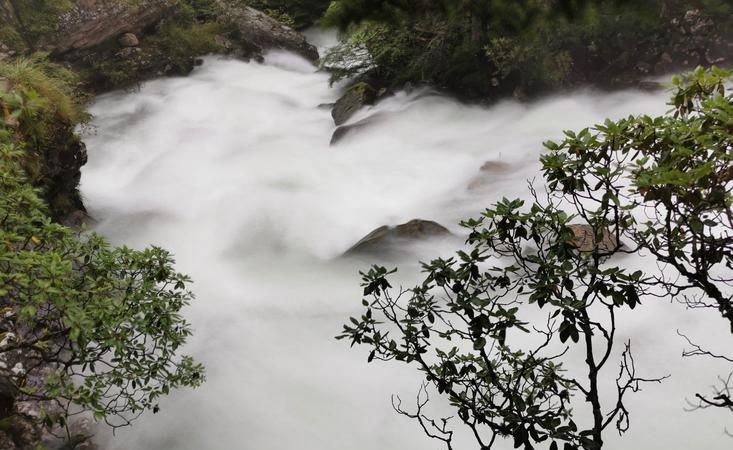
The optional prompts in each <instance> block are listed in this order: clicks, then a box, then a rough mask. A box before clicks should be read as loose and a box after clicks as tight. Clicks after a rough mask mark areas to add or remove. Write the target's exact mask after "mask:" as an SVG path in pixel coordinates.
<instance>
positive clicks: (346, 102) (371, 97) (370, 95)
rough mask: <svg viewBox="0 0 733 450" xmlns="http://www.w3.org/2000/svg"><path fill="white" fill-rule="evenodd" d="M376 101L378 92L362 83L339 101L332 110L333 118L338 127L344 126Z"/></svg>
mask: <svg viewBox="0 0 733 450" xmlns="http://www.w3.org/2000/svg"><path fill="white" fill-rule="evenodd" d="M376 99H377V91H375V90H374V88H373V87H372V86H371V85H370V84H369V83H367V82H365V81H360V82H358V83H356V84H354V85H353V86H351V87H350V88H349V89H348V90H347V91H346V92H345V93H344V95H342V96H341V98H339V99H338V101H337V102H336V104H335V105H334V106H333V110H331V117H333V121H334V123H336V125H342V124H344V123H345V122H346V121H347V120H349V119H350V118H351V116H353V115H354V114H355V113H356V112H357V111H358V110H359V109H361V108H362V107H364V106H367V105H373V104H374V101H375V100H376Z"/></svg>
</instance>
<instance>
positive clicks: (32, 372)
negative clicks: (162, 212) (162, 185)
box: [0, 61, 204, 428]
mask: <svg viewBox="0 0 733 450" xmlns="http://www.w3.org/2000/svg"><path fill="white" fill-rule="evenodd" d="M3 70H4V71H3V74H6V75H9V76H15V77H16V78H15V79H14V81H13V84H14V87H13V88H12V92H5V91H3V92H0V104H2V108H3V111H4V112H3V116H2V121H0V217H2V222H3V226H2V227H1V228H0V243H1V244H2V245H0V305H1V306H2V314H3V317H4V320H3V322H2V324H1V325H0V334H2V336H3V337H4V339H5V344H4V346H3V347H2V348H0V357H3V358H4V359H5V361H6V362H12V364H15V363H16V362H18V363H20V364H21V365H22V366H23V370H22V371H14V372H9V373H7V374H4V377H5V378H7V381H9V382H10V383H11V385H12V386H14V387H15V388H16V390H17V392H18V394H17V395H18V398H17V400H39V401H50V402H52V403H53V404H54V405H55V406H54V407H53V408H50V409H48V410H45V411H44V415H43V416H42V417H41V418H40V419H41V420H42V421H43V424H44V425H46V426H49V427H51V426H54V425H59V426H61V427H62V428H63V427H64V425H65V424H66V422H67V419H68V418H69V415H70V414H72V413H73V414H76V413H78V411H79V409H81V410H83V411H91V412H92V413H93V414H94V416H95V417H96V418H97V419H99V420H105V421H106V422H108V423H109V424H111V425H112V426H121V425H127V424H129V423H130V421H131V420H132V419H134V418H135V417H136V416H137V415H139V414H140V413H141V412H142V411H144V410H147V409H152V410H153V411H157V409H158V406H157V400H158V399H159V397H160V396H162V395H165V394H167V393H168V392H169V391H170V390H171V389H176V388H179V387H185V386H193V387H195V386H198V385H199V384H201V383H202V382H203V379H204V377H203V368H202V367H201V365H199V364H197V363H195V362H194V361H193V360H192V359H191V358H189V357H186V356H179V355H178V352H179V350H180V348H181V346H182V345H183V344H184V343H185V341H186V338H187V337H188V336H190V334H191V330H190V327H189V325H188V324H187V323H186V322H185V321H184V320H183V318H182V317H181V315H180V311H181V309H182V308H183V307H185V306H186V305H187V304H188V303H189V302H190V301H191V299H192V298H193V296H192V294H191V293H190V292H189V291H188V290H187V285H188V284H189V283H190V280H189V279H188V277H186V276H184V275H181V274H179V273H176V272H175V270H174V268H173V259H172V257H171V255H170V254H169V253H168V252H166V251H165V250H163V249H160V248H156V247H153V248H149V249H146V250H142V251H136V250H132V249H129V248H126V247H122V248H115V247H112V246H110V245H109V244H108V243H107V242H106V241H105V239H104V238H102V237H100V236H98V235H96V234H94V233H87V232H83V233H78V232H75V231H74V230H71V229H70V228H68V227H65V226H62V225H59V224H57V223H54V222H52V221H51V219H50V218H49V216H48V208H47V206H46V204H45V202H44V201H43V200H42V199H41V197H40V196H39V193H38V191H37V190H36V189H35V188H34V187H33V186H32V184H31V183H30V182H29V180H28V176H27V174H28V172H29V168H28V166H29V164H28V161H29V159H33V156H32V155H33V152H34V151H35V150H36V149H37V148H38V143H37V142H34V140H36V139H38V138H39V134H37V133H38V131H37V128H38V127H40V126H45V124H47V123H49V122H52V121H54V120H59V119H64V120H71V119H72V118H73V117H76V116H74V114H78V109H75V108H74V107H73V106H72V104H71V103H69V102H70V100H69V99H68V97H66V92H68V91H67V88H66V87H65V86H64V85H63V84H62V83H61V82H60V81H59V80H58V79H54V78H52V77H50V76H48V74H47V73H46V72H44V71H43V70H42V68H40V67H39V66H38V65H37V63H32V62H29V61H16V62H15V63H13V65H12V67H8V66H3ZM26 77H27V78H26ZM36 89H38V90H36ZM47 95H48V97H47ZM57 101H59V102H60V104H59V105H57V104H56V102H57ZM47 116H52V117H51V118H47ZM40 136H45V132H41V134H40ZM48 151H50V149H49V150H48ZM3 419H5V418H3ZM8 420H12V416H11V417H10V418H9V419H8Z"/></svg>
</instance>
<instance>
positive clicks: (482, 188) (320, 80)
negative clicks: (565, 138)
mask: <svg viewBox="0 0 733 450" xmlns="http://www.w3.org/2000/svg"><path fill="white" fill-rule="evenodd" d="M338 95H339V90H338V89H337V88H330V87H329V83H328V75H327V74H325V73H318V72H316V69H315V68H314V67H312V66H311V65H310V64H308V63H307V62H305V61H304V60H302V59H300V58H298V57H296V56H293V55H290V54H286V53H271V54H270V55H268V57H267V59H266V62H265V63H264V64H257V63H244V62H238V61H234V60H223V59H217V58H208V59H206V61H205V64H204V65H203V66H202V67H200V68H197V69H196V71H195V72H194V73H193V74H192V75H191V76H189V77H187V78H178V79H166V80H159V81H154V82H150V83H147V84H146V85H145V86H143V87H142V89H141V90H140V91H139V92H132V93H115V94H110V95H106V96H103V97H100V98H99V99H98V100H97V101H96V102H95V104H94V105H92V107H91V109H90V112H91V113H92V114H93V115H94V120H93V125H94V127H95V128H96V129H95V130H94V132H92V133H90V134H88V135H87V136H86V138H85V139H86V143H87V145H88V149H89V163H88V165H87V166H86V167H85V168H84V173H83V178H82V190H83V195H84V198H85V201H86V204H87V205H88V208H89V210H90V213H91V214H92V216H93V217H94V218H95V219H96V220H97V223H96V226H95V227H96V229H97V230H98V231H99V232H101V233H103V234H104V235H106V236H108V237H109V239H110V240H112V241H113V242H114V243H115V244H127V245H130V246H134V247H138V248H140V247H144V246H147V245H150V244H155V245H159V246H163V247H165V248H168V249H170V250H171V251H172V252H173V253H175V255H176V259H177V263H178V264H177V267H178V268H179V270H180V271H182V272H186V273H189V274H190V275H191V276H192V277H193V279H194V280H195V284H194V285H193V289H194V291H195V293H196V295H197V300H196V301H195V302H194V304H193V305H192V306H191V307H190V308H188V309H187V310H186V316H187V318H188V319H189V321H190V322H191V323H192V324H193V327H194V329H195V335H194V337H193V338H192V339H191V341H190V345H188V346H187V348H186V351H187V352H188V353H189V354H192V355H193V356H194V357H195V358H197V359H198V360H199V361H201V362H203V363H204V364H205V365H206V366H207V378H208V380H207V383H206V384H205V385H204V386H203V387H202V388H200V389H198V390H195V391H189V390H185V391H178V392H174V393H172V395H171V396H170V397H168V398H167V399H165V400H164V401H163V402H162V403H161V412H160V413H159V414H156V415H153V414H146V415H144V416H143V417H142V418H141V419H140V420H138V422H136V423H135V425H134V426H133V427H132V428H130V429H124V430H121V431H119V432H118V433H117V436H116V437H114V438H111V437H110V442H109V443H108V444H106V445H103V446H102V447H103V448H106V449H109V450H232V449H246V450H293V449H298V450H346V449H353V450H423V449H436V448H439V443H437V442H434V441H430V440H429V439H427V438H426V437H425V436H424V435H423V434H422V431H421V430H420V428H419V426H418V425H417V424H416V423H414V422H412V421H410V420H409V419H406V418H404V417H401V416H398V415H396V414H395V413H394V412H393V411H392V409H391V404H390V395H391V394H399V395H401V396H402V397H403V398H405V399H406V400H407V399H413V398H414V396H415V394H416V393H417V389H418V387H419V380H420V377H419V376H418V375H417V372H416V371H415V369H414V368H405V367H401V366H399V365H396V364H395V363H391V364H390V363H379V364H377V363H374V364H369V365H367V363H366V357H367V351H366V349H365V348H364V349H360V348H355V349H352V350H350V349H349V347H348V345H347V344H346V343H344V342H340V341H335V340H334V339H333V337H334V336H335V335H336V334H338V333H339V332H340V329H341V324H343V323H344V322H345V321H346V320H348V317H349V316H350V315H354V314H357V313H359V312H360V300H361V289H360V288H359V281H360V280H359V275H358V270H359V269H365V268H367V267H368V266H369V265H370V263H371V262H372V261H370V260H369V259H368V258H361V259H359V258H349V259H345V258H341V257H340V255H341V254H342V253H343V252H344V251H345V250H347V249H348V248H349V247H350V246H351V245H353V244H354V243H355V242H357V241H358V240H359V239H360V238H361V237H363V236H364V235H366V234H367V233H368V232H370V231H371V230H372V229H374V228H376V227H379V226H381V225H385V224H398V223H403V222H406V221H408V220H410V219H413V218H422V219H430V220H435V221H437V222H439V223H441V224H443V225H445V226H446V227H448V228H449V229H451V231H453V232H454V233H455V234H456V235H457V237H455V238H454V239H447V240H443V241H432V242H423V243H420V244H418V245H415V246H412V247H411V248H409V249H406V250H405V251H404V253H403V256H402V257H401V258H400V259H399V260H397V261H393V262H391V264H394V265H398V266H399V267H400V272H399V275H400V277H399V279H400V280H402V281H403V283H404V284H405V285H406V286H409V285H410V283H413V282H415V281H416V280H418V279H419V275H420V273H419V265H418V264H417V261H418V260H421V259H422V260H427V259H430V258H432V257H435V256H439V255H442V256H447V255H449V254H450V253H451V252H452V251H453V250H455V249H457V248H459V247H460V245H461V244H462V241H463V237H464V236H465V234H466V233H465V231H464V230H462V229H461V228H460V227H459V226H458V225H457V224H458V222H459V221H460V220H461V219H464V218H468V217H476V216H478V214H479V213H480V212H481V211H482V210H483V209H484V208H485V207H486V206H488V205H489V204H491V203H492V202H494V201H496V200H498V199H500V198H501V197H515V196H526V193H527V180H528V179H531V178H538V180H536V182H541V180H539V178H540V172H539V163H538V157H539V155H540V153H541V152H542V145H541V143H542V142H543V141H544V140H546V139H549V138H558V137H560V136H561V132H562V130H563V129H580V128H582V127H585V126H587V125H591V124H593V123H596V122H599V121H602V120H603V119H605V118H606V117H612V118H618V117H620V116H624V115H627V114H630V113H653V114H660V113H663V112H664V111H666V109H667V106H666V105H665V103H666V98H667V95H666V94H664V93H662V94H648V93H643V92H637V91H629V92H619V93H613V94H602V93H597V92H575V93H572V94H567V95H562V96H557V97H553V98H549V99H545V100H542V101H538V102H535V103H531V104H528V105H526V104H519V103H517V102H513V101H506V102H503V103H500V104H497V105H495V106H493V107H490V108H482V107H477V106H466V105H462V104H460V103H458V102H456V101H453V100H451V99H449V98H446V97H442V96H439V95H435V94H430V93H427V92H413V93H411V94H406V93H398V94H396V95H394V96H393V97H391V98H388V99H386V100H384V101H383V102H381V103H380V104H378V105H377V106H375V107H372V108H368V109H366V110H363V111H361V112H359V113H358V115H357V116H356V117H355V118H353V119H352V122H355V121H358V120H359V119H361V118H364V117H368V116H374V115H376V117H377V119H375V120H374V121H373V122H372V123H371V124H370V125H369V126H368V127H365V128H363V129H361V130H358V131H357V132H354V133H353V134H351V135H349V136H347V137H346V138H345V139H344V140H343V141H341V142H340V143H339V145H337V146H335V147H330V146H329V140H330V137H331V134H332V132H333V131H334V128H335V126H334V124H333V121H332V119H331V117H330V111H329V109H328V108H325V107H323V106H321V107H319V105H322V104H325V103H332V102H334V101H335V100H336V99H337V98H338ZM487 161H500V162H502V163H504V164H502V165H500V166H501V170H499V171H494V172H492V173H485V174H484V175H483V176H482V175H481V173H480V170H479V169H480V168H481V166H482V165H483V164H484V163H485V162H487ZM540 185H541V184H540ZM651 267H652V268H653V267H654V266H653V265H652V266H651ZM678 328H679V329H680V330H682V331H684V332H686V333H687V334H689V335H690V336H692V337H694V338H696V339H698V340H700V341H702V342H710V343H714V342H715V340H716V339H717V342H718V346H713V348H714V349H718V348H720V345H722V344H720V343H725V342H726V340H725V339H728V340H729V339H730V336H729V335H728V334H727V332H726V326H725V323H724V321H722V319H720V318H718V317H717V315H716V314H714V313H710V312H700V311H692V312H691V311H686V310H685V309H684V308H683V307H682V306H680V305H677V304H673V303H670V302H668V301H660V300H647V301H645V302H644V304H643V306H642V307H640V308H637V310H635V311H634V313H633V314H631V315H628V316H626V318H625V320H623V321H621V323H620V333H621V336H622V338H623V339H625V338H627V337H628V338H631V339H632V345H633V348H634V351H635V356H636V361H637V368H638V370H639V371H640V374H643V375H648V376H658V375H665V374H671V375H672V377H671V378H670V379H669V380H667V381H666V382H664V383H663V384H661V385H647V386H644V390H643V391H642V392H640V393H638V394H636V395H634V396H632V397H630V399H629V402H628V404H629V409H630V411H631V421H632V424H631V430H630V431H629V432H628V433H627V435H626V436H625V437H624V439H623V441H621V440H618V438H617V437H615V433H614V432H609V433H608V441H609V446H608V447H609V448H611V449H666V450H674V449H679V450H689V449H693V448H696V449H708V450H717V449H720V450H722V449H729V448H731V447H733V441H732V440H731V438H728V437H725V436H724V435H723V429H724V427H725V425H726V420H728V421H729V419H730V418H729V417H726V415H725V414H723V413H721V412H720V411H712V410H707V411H701V412H694V413H689V412H685V411H684V408H685V406H686V403H685V398H692V397H693V396H694V393H695V392H704V393H708V391H709V387H710V385H711V384H712V383H713V382H714V381H715V377H716V376H717V375H719V374H723V373H724V369H725V367H721V366H715V365H714V364H713V362H712V361H709V360H704V359H698V360H695V359H688V360H682V358H680V354H681V351H682V348H683V347H684V342H683V340H682V339H681V338H680V337H679V336H677V334H676V332H675V330H676V329H678ZM728 342H729V341H728ZM616 349H617V351H616V356H618V355H619V354H620V352H621V350H622V341H621V340H619V345H618V346H617V347H616ZM614 366H615V364H614ZM615 370H616V369H615V368H613V367H612V368H610V371H609V373H610V377H611V382H612V381H613V380H612V378H613V377H614V376H615V373H614V372H615ZM725 373H727V372H725ZM608 387H612V388H615V385H613V384H611V385H609V386H608ZM576 409H577V410H578V412H583V411H586V412H587V411H588V410H587V405H585V404H583V403H582V402H579V403H578V406H577V407H576ZM729 425H730V423H729ZM461 448H463V449H466V450H468V449H470V448H474V446H464V447H461ZM501 448H507V449H509V448H512V445H511V443H510V442H509V441H507V442H505V443H504V444H503V446H502V447H501Z"/></svg>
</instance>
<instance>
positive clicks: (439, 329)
mask: <svg viewBox="0 0 733 450" xmlns="http://www.w3.org/2000/svg"><path fill="white" fill-rule="evenodd" d="M730 81H731V72H728V71H723V70H720V69H717V68H713V69H712V70H710V71H704V70H702V69H698V70H697V71H695V72H694V73H692V74H690V75H687V76H685V77H680V78H676V79H675V84H676V85H677V91H676V93H675V95H674V97H673V99H672V106H673V108H674V109H673V111H672V112H670V114H668V115H665V116H662V117H655V118H652V117H648V116H631V117H628V118H626V119H622V120H619V121H611V120H607V121H606V122H605V123H604V124H600V125H596V126H595V127H593V128H588V129H585V130H582V131H580V132H578V133H574V132H566V139H565V140H564V141H562V142H560V143H554V142H548V143H547V144H546V146H547V148H548V150H549V153H548V154H547V155H545V156H544V157H543V158H542V163H543V173H544V179H545V182H546V183H547V184H546V186H545V189H544V190H545V191H546V192H541V193H540V192H536V191H535V190H534V188H533V189H532V190H531V194H532V199H533V201H532V203H531V204H530V205H526V204H525V202H524V201H521V200H518V199H517V200H507V199H504V200H502V201H500V202H498V203H497V204H496V205H494V206H493V207H491V208H489V209H488V210H487V211H486V212H484V213H483V214H482V216H481V217H480V218H479V219H472V220H468V221H466V222H465V223H464V226H465V227H467V228H468V229H469V230H470V234H469V237H468V240H467V244H468V246H469V249H470V250H467V251H461V252H458V254H457V256H456V257H454V258H449V259H437V260H435V261H432V262H431V263H429V264H425V265H424V271H425V274H426V276H425V281H424V282H423V283H422V284H421V285H419V286H417V287H415V288H413V289H410V290H404V291H403V290H400V291H399V292H397V293H396V294H395V293H394V289H392V287H391V285H390V283H389V281H388V277H389V275H390V274H391V273H392V272H388V271H387V270H386V269H384V268H382V267H375V268H373V269H372V270H370V271H369V272H368V273H364V274H362V275H363V282H364V283H363V286H364V296H365V297H366V298H365V299H364V301H363V305H364V307H365V313H364V314H363V315H362V316H361V317H360V318H352V319H351V323H349V324H347V325H345V326H344V331H343V333H342V334H341V335H340V336H339V337H340V338H347V339H349V340H351V342H352V345H353V344H363V345H366V346H368V347H370V349H371V352H370V355H369V360H370V361H371V360H372V359H381V360H397V361H402V362H404V363H407V364H413V365H415V366H417V368H418V369H419V370H420V371H421V372H422V373H423V374H424V376H425V383H426V384H425V385H424V386H423V388H421V391H420V392H421V396H419V397H418V404H417V411H413V412H410V411H407V410H405V409H403V408H402V406H401V404H400V403H398V404H397V405H396V408H397V410H398V411H399V412H401V413H403V414H405V415H408V416H409V417H412V418H414V419H416V420H418V421H419V423H420V425H421V426H422V427H423V429H424V430H425V432H426V433H427V434H428V435H429V436H430V437H432V438H435V439H439V440H441V441H443V442H445V443H446V445H447V447H448V448H452V441H453V434H454V432H455V431H454V430H453V429H452V428H451V427H450V421H449V420H448V419H433V418H430V417H429V416H428V414H427V413H426V410H427V408H426V405H427V393H428V391H429V390H435V391H437V392H438V393H439V394H442V395H445V396H447V397H448V399H449V400H450V402H451V404H452V405H453V406H454V408H455V409H456V410H457V412H458V420H459V422H460V423H462V424H463V425H465V426H466V427H468V428H469V429H470V434H471V435H473V436H474V437H475V439H476V441H477V443H478V448H491V447H492V445H493V444H494V442H495V441H496V440H497V438H500V437H510V438H512V439H513V440H514V444H515V447H524V448H535V446H537V445H538V444H540V443H542V442H545V444H544V445H547V443H548V442H549V443H550V444H549V446H550V448H551V449H556V448H558V446H564V448H566V449H573V448H584V449H598V448H602V447H603V435H604V431H606V430H607V429H608V428H609V427H615V428H616V429H617V430H618V431H619V432H624V431H626V430H627V429H628V427H629V426H630V422H629V411H628V410H627V408H626V406H625V403H624V398H625V396H626V395H627V394H629V393H631V392H635V391H637V390H638V389H639V385H640V383H642V382H650V381H662V378H644V377H640V376H638V375H637V374H636V365H635V361H634V359H633V356H632V354H631V344H630V343H626V344H625V346H624V350H623V351H622V352H621V356H620V359H619V360H616V359H615V358H616V355H617V354H618V352H617V351H616V350H615V349H616V348H617V347H619V346H620V345H621V344H620V343H619V342H616V341H617V338H616V330H617V320H616V319H617V317H618V315H619V311H620V310H622V309H635V308H638V307H640V305H641V304H642V301H649V300H650V299H653V298H656V297H661V298H674V299H678V300H681V301H685V302H688V303H689V304H690V305H692V306H695V307H705V306H707V307H713V308H717V309H718V310H719V311H720V314H721V315H722V317H723V319H724V321H725V326H726V327H727V326H730V325H731V324H732V323H731V322H730V312H731V298H732V296H733V280H732V279H731V276H730V274H731V269H733V221H732V218H733V194H732V192H733V191H732V190H733V176H732V174H733V165H732V164H731V159H732V156H733V154H732V153H731V148H733V134H731V130H733V95H730V94H728V93H727V91H726V87H725V86H726V83H728V82H730ZM624 243H626V245H624ZM642 249H643V250H646V251H648V252H649V253H651V255H652V257H654V258H656V259H657V260H658V262H659V263H660V264H662V265H664V267H662V270H661V271H660V272H659V274H645V273H643V272H641V271H633V272H631V271H629V270H627V269H625V268H624V267H621V266H619V265H618V263H617V262H616V260H614V259H613V256H614V255H616V254H618V253H631V252H636V251H639V250H642ZM542 312H544V315H543V314H541V313H542ZM538 314H540V317H545V319H541V320H539V321H538V320H537V317H538ZM526 317H534V320H529V319H527V318H526ZM731 332H733V328H731ZM689 342H690V344H691V345H692V346H693V348H692V351H688V352H686V354H688V355H691V356H692V355H707V356H713V357H718V358H727V359H728V360H730V361H733V359H731V358H730V355H714V354H712V353H710V352H707V351H705V350H704V349H702V348H701V347H700V346H697V345H695V344H694V343H692V341H689ZM578 353H580V354H581V355H582V356H583V358H582V359H583V360H584V362H585V369H586V371H585V372H586V373H585V376H584V377H583V378H575V377H572V376H571V375H570V374H569V373H568V372H565V371H564V370H563V366H562V363H563V361H564V360H565V356H566V355H573V354H578ZM612 366H616V367H615V371H616V374H618V377H617V378H616V382H617V383H616V388H615V389H613V391H612V392H609V393H603V392H601V391H600V389H601V387H600V386H601V385H600V384H599V380H600V378H601V377H602V376H603V373H604V371H607V370H608V369H609V367H612ZM618 367H620V371H619V369H618ZM616 374H612V375H616ZM721 380H723V384H724V385H723V386H720V387H719V389H717V390H716V392H715V393H714V394H713V395H712V396H705V395H701V394H698V396H697V398H698V399H699V400H700V404H699V406H701V407H709V406H718V407H721V408H729V409H730V407H731V397H730V392H731V386H730V385H729V384H726V382H725V380H731V377H727V378H726V377H722V378H721ZM573 395H576V396H577V398H576V399H575V400H571V397H572V396H573ZM609 397H610V398H613V397H615V399H614V400H613V401H611V402H609V403H608V404H604V401H603V399H604V398H605V399H608V398H609ZM577 402H584V403H586V404H587V407H588V409H587V410H585V413H583V412H582V411H584V410H583V409H581V408H580V407H579V406H580V405H578V404H577ZM571 405H572V406H574V408H573V409H572V411H571ZM580 414H583V417H588V418H592V425H591V426H590V427H588V428H587V429H579V427H578V426H577V424H576V423H575V422H574V421H573V418H577V417H578V416H579V415H580Z"/></svg>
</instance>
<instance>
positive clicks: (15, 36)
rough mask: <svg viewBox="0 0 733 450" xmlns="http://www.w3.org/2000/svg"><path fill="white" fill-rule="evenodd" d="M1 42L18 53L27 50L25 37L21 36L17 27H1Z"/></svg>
mask: <svg viewBox="0 0 733 450" xmlns="http://www.w3.org/2000/svg"><path fill="white" fill-rule="evenodd" d="M0 42H1V43H3V44H4V45H6V46H7V47H8V48H9V49H10V50H12V51H14V52H17V53H22V52H24V51H26V50H27V47H26V44H25V40H23V36H21V35H20V33H19V32H18V30H16V29H15V27H13V26H11V25H9V24H7V25H3V26H0Z"/></svg>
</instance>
